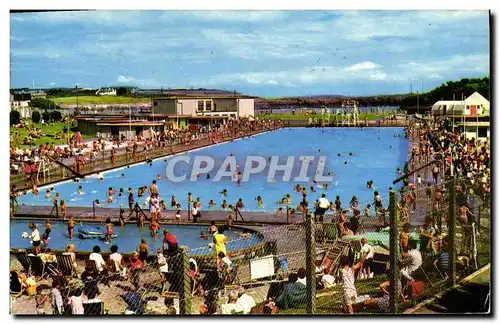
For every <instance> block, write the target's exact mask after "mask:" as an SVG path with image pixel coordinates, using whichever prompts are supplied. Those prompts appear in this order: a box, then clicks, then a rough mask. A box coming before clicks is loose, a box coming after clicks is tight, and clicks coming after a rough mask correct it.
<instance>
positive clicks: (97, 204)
mask: <svg viewBox="0 0 500 324" xmlns="http://www.w3.org/2000/svg"><path fill="white" fill-rule="evenodd" d="M94 205H95V206H96V207H100V206H101V203H100V202H99V199H96V200H94Z"/></svg>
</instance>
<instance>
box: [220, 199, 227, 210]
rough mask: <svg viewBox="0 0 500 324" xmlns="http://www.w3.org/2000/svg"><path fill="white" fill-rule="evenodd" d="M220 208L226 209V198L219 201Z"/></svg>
mask: <svg viewBox="0 0 500 324" xmlns="http://www.w3.org/2000/svg"><path fill="white" fill-rule="evenodd" d="M220 208H222V209H226V208H227V202H226V200H225V199H224V200H222V203H221V205H220Z"/></svg>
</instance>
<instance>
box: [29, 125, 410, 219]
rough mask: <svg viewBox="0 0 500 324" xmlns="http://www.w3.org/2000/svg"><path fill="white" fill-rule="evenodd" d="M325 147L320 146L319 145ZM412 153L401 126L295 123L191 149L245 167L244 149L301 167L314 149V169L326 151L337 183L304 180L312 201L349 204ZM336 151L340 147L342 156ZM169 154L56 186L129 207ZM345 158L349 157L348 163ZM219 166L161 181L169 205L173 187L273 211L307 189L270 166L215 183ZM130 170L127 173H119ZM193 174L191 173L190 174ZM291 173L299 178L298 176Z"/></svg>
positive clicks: (33, 201)
mask: <svg viewBox="0 0 500 324" xmlns="http://www.w3.org/2000/svg"><path fill="white" fill-rule="evenodd" d="M319 150H321V151H319ZM350 152H352V153H353V156H349V153H350ZM407 153H408V144H407V140H406V139H405V138H404V131H403V128H396V127H387V128H363V129H360V128H324V129H321V128H293V129H281V130H278V131H274V132H268V133H265V134H261V135H258V136H255V137H252V138H246V139H241V140H237V141H234V142H230V143H223V144H220V145H215V146H211V147H208V148H204V149H201V150H197V151H194V152H190V153H187V154H186V155H187V156H190V157H191V158H192V157H193V156H196V155H198V156H199V155H206V156H211V157H212V158H213V159H214V160H215V161H216V164H215V165H216V166H219V165H221V164H223V163H222V162H223V161H224V159H225V158H226V157H228V156H229V155H230V154H234V156H235V157H236V161H237V163H238V164H239V165H241V167H242V168H243V166H244V163H245V162H244V161H245V160H244V159H245V157H246V156H251V155H252V156H263V157H266V158H268V157H270V156H276V155H277V156H281V157H285V158H284V159H283V160H280V164H285V163H286V157H287V156H291V155H293V156H297V158H296V161H295V164H294V168H295V169H294V170H297V174H298V171H300V161H299V160H298V156H308V155H309V156H315V157H316V160H315V162H313V163H311V166H310V170H316V165H317V163H316V161H317V160H318V158H317V157H318V156H320V155H322V156H326V163H325V169H324V170H325V171H324V173H323V174H324V175H326V174H327V173H328V172H329V171H332V172H334V179H333V182H332V184H331V186H330V188H328V189H323V188H322V187H320V186H315V187H316V192H314V193H311V192H310V190H309V187H310V186H311V185H313V183H312V182H309V183H301V185H303V186H306V187H307V188H308V192H309V196H308V199H309V201H310V202H313V201H314V200H315V199H317V198H319V197H320V196H321V194H322V193H326V195H327V197H328V198H329V199H330V200H332V201H333V200H334V199H335V196H336V195H339V196H340V197H341V199H342V202H343V204H344V205H346V204H348V202H349V200H350V198H351V197H352V196H353V195H356V196H357V197H358V201H359V202H360V203H361V204H366V203H370V202H371V201H372V200H373V190H372V189H368V188H366V182H367V181H368V180H373V181H374V184H375V188H376V189H378V190H379V191H380V192H381V194H382V195H383V196H384V198H387V197H385V196H387V190H388V188H389V186H391V182H392V180H394V179H395V178H396V177H397V176H398V175H397V174H396V169H397V168H401V169H402V168H403V166H404V163H405V160H406V156H407ZM338 154H341V156H340V157H339V156H338ZM168 159H169V158H166V159H163V158H162V159H158V160H156V161H154V163H153V165H152V166H150V165H149V164H145V163H143V164H139V165H135V166H131V167H130V168H122V169H118V170H114V171H109V172H105V173H103V174H102V177H103V179H104V180H103V181H102V182H100V181H99V180H98V178H97V176H92V177H87V178H86V179H82V180H81V181H80V183H75V182H67V183H62V184H58V185H54V186H53V187H54V188H55V191H57V192H60V193H61V199H64V200H65V201H66V202H67V204H68V206H86V207H92V201H93V200H95V199H99V200H100V201H101V202H102V204H101V207H118V206H119V205H123V206H128V200H127V194H126V192H127V189H128V188H129V187H131V188H133V189H134V191H135V199H136V201H139V202H141V203H143V202H144V201H145V199H146V197H145V196H144V197H137V188H138V187H139V186H145V185H146V186H149V185H150V184H151V181H152V180H154V179H156V176H157V174H161V175H162V176H163V177H164V176H165V167H166V165H167V162H166V161H165V160H167V161H168ZM345 162H347V164H345ZM186 172H190V171H189V170H187V169H186V166H185V164H182V163H178V164H177V165H176V168H175V174H176V175H177V176H178V175H182V173H186ZM216 172H217V170H215V171H212V172H211V176H212V179H206V177H205V175H201V177H200V178H199V179H198V180H197V182H190V181H183V182H179V183H173V182H170V181H168V180H165V179H162V180H159V181H158V187H159V192H160V195H161V196H162V197H163V199H164V200H165V203H166V205H167V207H168V208H170V197H171V195H172V194H175V195H176V197H177V199H178V201H180V203H181V205H182V207H183V209H185V208H186V207H187V204H186V199H187V194H188V192H191V193H192V194H193V197H194V198H195V199H196V198H197V197H200V199H201V202H202V210H207V209H209V208H208V207H207V206H208V201H209V200H210V199H213V200H214V201H215V202H216V203H217V207H212V208H213V209H216V210H220V209H221V208H220V204H221V202H222V200H223V199H226V200H227V202H228V203H229V204H234V203H235V202H236V201H237V200H238V199H239V198H243V202H244V204H245V208H244V209H243V210H244V211H275V210H276V208H277V206H278V205H277V202H278V201H279V200H280V199H281V198H282V197H283V196H284V195H285V194H287V193H290V194H291V197H292V205H294V206H296V205H297V204H298V203H299V201H300V198H301V194H300V193H297V192H295V191H294V190H293V188H294V186H295V185H296V184H297V183H296V182H293V181H291V182H288V183H284V182H282V181H280V178H279V176H280V174H281V175H282V174H283V173H279V172H278V173H277V176H278V177H277V181H276V182H273V183H270V182H267V172H262V173H259V174H256V175H252V176H251V178H250V181H249V182H243V183H242V184H241V186H238V185H236V183H235V182H234V181H233V180H231V179H230V178H229V177H226V178H222V179H221V181H219V182H214V181H213V178H214V176H215V174H216ZM122 173H123V174H124V177H121V174H122ZM189 174H190V173H189ZM292 179H293V178H292ZM79 185H82V186H83V191H84V194H83V195H78V194H77V192H76V191H77V188H78V186H79ZM108 187H112V188H113V189H114V190H117V191H118V190H119V188H123V189H124V191H125V194H124V195H123V196H122V197H118V194H116V195H115V198H116V200H115V202H113V203H109V204H108V203H104V201H105V200H106V193H107V190H108ZM44 189H46V188H41V189H40V194H39V196H38V197H35V196H34V195H33V194H27V195H25V196H23V197H20V199H19V201H20V203H22V204H26V205H51V200H50V199H45V197H44V191H45V190H44ZM223 189H227V191H228V196H227V198H223V197H222V195H221V194H219V192H220V191H222V190H223ZM258 195H260V196H261V197H262V198H263V201H264V206H263V207H258V205H257V202H256V200H255V197H256V196H258Z"/></svg>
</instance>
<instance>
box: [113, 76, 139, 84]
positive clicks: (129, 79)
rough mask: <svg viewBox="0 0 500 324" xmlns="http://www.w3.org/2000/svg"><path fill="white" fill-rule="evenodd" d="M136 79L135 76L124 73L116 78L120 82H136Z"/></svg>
mask: <svg viewBox="0 0 500 324" xmlns="http://www.w3.org/2000/svg"><path fill="white" fill-rule="evenodd" d="M134 81H135V79H134V78H133V77H129V76H123V75H119V76H118V78H116V82H118V83H130V82H134Z"/></svg>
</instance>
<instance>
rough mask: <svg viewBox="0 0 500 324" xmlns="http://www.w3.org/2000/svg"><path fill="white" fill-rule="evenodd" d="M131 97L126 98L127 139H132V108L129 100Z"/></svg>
mask: <svg viewBox="0 0 500 324" xmlns="http://www.w3.org/2000/svg"><path fill="white" fill-rule="evenodd" d="M131 101H132V98H129V99H128V140H129V141H130V140H131V139H132V108H130V102H131Z"/></svg>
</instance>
